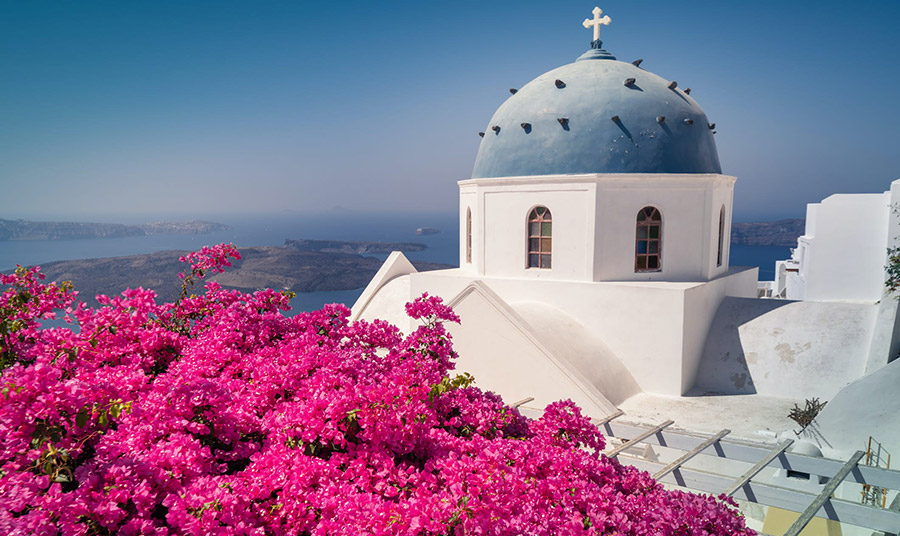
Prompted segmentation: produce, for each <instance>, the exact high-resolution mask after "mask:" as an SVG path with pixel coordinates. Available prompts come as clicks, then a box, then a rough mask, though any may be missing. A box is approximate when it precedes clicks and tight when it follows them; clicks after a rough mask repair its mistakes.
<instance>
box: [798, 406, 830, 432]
mask: <svg viewBox="0 0 900 536" xmlns="http://www.w3.org/2000/svg"><path fill="white" fill-rule="evenodd" d="M827 403H828V402H819V399H818V398H807V399H806V407H804V408H801V407H800V406H798V405H797V404H794V408H793V409H792V410H791V412H790V413H788V418H790V419H791V420H792V421H794V422H796V423H797V424H799V425H800V431H799V432H794V433H795V434H797V435H800V434H802V433H803V431H804V430H806V428H807V427H808V426H809V425H810V424H812V423H813V422H814V421H815V420H816V417H817V416H818V415H819V412H820V411H822V408H824V407H825V404H827Z"/></svg>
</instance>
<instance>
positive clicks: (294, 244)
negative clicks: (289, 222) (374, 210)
mask: <svg viewBox="0 0 900 536" xmlns="http://www.w3.org/2000/svg"><path fill="white" fill-rule="evenodd" d="M284 247H286V248H290V249H296V250H297V251H320V252H322V253H347V254H356V255H378V254H386V253H390V252H392V251H423V250H425V249H427V248H428V246H426V245H425V244H419V243H417V242H345V241H342V240H302V239H301V240H285V241H284Z"/></svg>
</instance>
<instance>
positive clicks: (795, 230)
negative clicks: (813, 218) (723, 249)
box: [731, 218, 806, 247]
mask: <svg viewBox="0 0 900 536" xmlns="http://www.w3.org/2000/svg"><path fill="white" fill-rule="evenodd" d="M805 229H806V220H805V219H803V218H798V219H789V220H779V221H772V222H762V223H734V224H732V225H731V243H732V244H737V245H739V246H786V247H794V246H796V245H797V237H799V236H800V235H802V234H803V233H804V231H805Z"/></svg>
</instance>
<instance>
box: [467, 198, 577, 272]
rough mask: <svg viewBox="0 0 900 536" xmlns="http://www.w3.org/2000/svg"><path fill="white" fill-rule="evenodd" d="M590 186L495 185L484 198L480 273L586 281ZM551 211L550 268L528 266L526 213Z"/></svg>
mask: <svg viewBox="0 0 900 536" xmlns="http://www.w3.org/2000/svg"><path fill="white" fill-rule="evenodd" d="M592 189H593V186H592V185H585V184H573V185H560V184H552V185H540V184H537V185H534V187H533V188H532V189H530V190H526V191H521V190H517V189H512V190H511V189H509V188H508V187H504V186H495V187H492V188H491V189H489V190H486V191H484V192H483V193H482V196H483V199H484V202H483V206H484V212H483V217H484V250H483V252H484V253H483V254H484V274H485V275H487V276H491V277H517V278H528V279H554V280H565V281H585V280H590V264H589V263H590V259H591V256H590V253H591V252H590V247H589V246H586V245H587V244H593V240H592V237H591V236H589V235H588V229H590V228H592V227H593V226H592V225H591V221H590V220H591V216H592V214H593V206H592V203H591V201H592V197H593V195H592V193H591V192H590V190H592ZM536 206H544V207H547V208H548V209H549V210H550V213H551V216H552V224H553V234H552V239H553V243H552V257H551V259H552V260H551V263H552V264H551V268H550V269H542V268H528V267H527V262H528V251H527V248H528V235H527V232H528V214H529V213H530V211H531V210H532V209H533V208H534V207H536Z"/></svg>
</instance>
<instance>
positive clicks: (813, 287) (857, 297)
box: [801, 193, 890, 302]
mask: <svg viewBox="0 0 900 536" xmlns="http://www.w3.org/2000/svg"><path fill="white" fill-rule="evenodd" d="M889 216H890V194H888V193H884V194H837V195H832V196H830V197H828V198H826V199H825V200H823V201H822V203H821V204H820V206H819V207H818V210H817V216H816V221H815V228H814V229H812V236H811V237H810V238H809V248H808V251H807V255H806V259H805V262H806V263H807V266H806V269H805V270H804V269H803V268H801V272H805V274H806V277H805V278H806V298H805V299H807V300H813V301H836V300H850V301H871V302H874V301H877V300H879V299H881V296H882V294H883V289H884V264H885V250H886V248H887V244H888V223H889V221H890V218H889Z"/></svg>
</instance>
